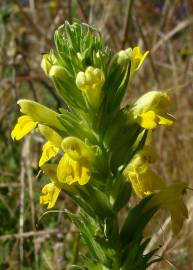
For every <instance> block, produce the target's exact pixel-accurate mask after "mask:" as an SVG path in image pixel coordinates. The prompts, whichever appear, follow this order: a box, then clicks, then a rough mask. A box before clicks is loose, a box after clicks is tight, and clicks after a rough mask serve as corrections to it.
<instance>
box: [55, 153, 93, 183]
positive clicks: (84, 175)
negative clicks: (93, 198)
mask: <svg viewBox="0 0 193 270" xmlns="http://www.w3.org/2000/svg"><path fill="white" fill-rule="evenodd" d="M57 176H58V181H59V182H61V183H66V184H68V185H71V184H73V183H74V182H78V183H79V184H80V185H85V184H87V183H88V181H89V180H90V169H89V168H88V167H87V166H86V165H85V164H83V163H82V162H80V161H75V160H73V159H71V158H70V157H69V156H68V154H67V153H66V154H64V156H63V157H62V158H61V159H60V162H59V164H58V168H57Z"/></svg>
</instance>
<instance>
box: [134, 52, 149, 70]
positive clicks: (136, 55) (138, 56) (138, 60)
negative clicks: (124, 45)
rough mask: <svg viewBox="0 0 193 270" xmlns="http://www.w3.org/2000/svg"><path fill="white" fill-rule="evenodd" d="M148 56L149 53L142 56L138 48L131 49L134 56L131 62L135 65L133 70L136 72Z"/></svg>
mask: <svg viewBox="0 0 193 270" xmlns="http://www.w3.org/2000/svg"><path fill="white" fill-rule="evenodd" d="M148 54H149V51H146V52H145V53H144V54H142V53H141V51H140V48H139V47H135V48H133V55H134V60H133V61H134V65H135V70H138V69H139V68H140V67H141V65H142V64H143V62H144V60H145V58H146V57H147V55H148Z"/></svg>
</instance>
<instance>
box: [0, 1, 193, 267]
mask: <svg viewBox="0 0 193 270" xmlns="http://www.w3.org/2000/svg"><path fill="white" fill-rule="evenodd" d="M127 2H128V3H130V4H128V3H127ZM21 3H22V4H21ZM74 18H79V19H80V20H81V21H84V22H86V23H92V24H93V25H94V26H95V27H96V28H99V29H100V30H101V32H102V34H103V37H104V38H105V41H106V42H107V43H108V44H110V46H111V47H112V49H113V50H115V51H117V50H119V49H121V48H126V47H128V46H134V45H136V44H139V45H140V46H141V47H142V48H143V49H144V50H146V49H149V50H150V51H151V55H150V57H149V58H148V60H146V62H145V64H144V67H143V69H142V70H140V72H139V73H138V74H137V75H136V77H135V78H134V79H133V81H132V83H131V84H130V86H129V89H128V94H127V97H126V102H131V101H132V100H133V99H135V98H136V97H138V96H139V95H140V94H141V93H144V92H145V91H147V90H151V89H161V90H162V89H163V90H165V91H167V92H169V93H171V94H172V96H173V104H172V107H171V111H172V112H173V114H174V115H175V117H176V119H177V120H176V124H175V126H174V128H172V129H169V130H166V129H164V128H160V129H159V130H158V131H156V133H155V136H154V142H155V145H156V148H157V150H158V152H159V153H160V157H161V160H160V162H159V164H157V170H158V171H159V173H160V174H161V175H163V176H164V178H165V179H167V181H169V182H172V181H177V180H182V181H187V182H188V183H189V186H190V187H193V180H192V170H193V163H192V160H193V151H192V146H193V1H192V0H184V1H179V0H173V1H172V0H166V1H161V0H160V1H156V0H154V1H153V0H151V1H147V0H142V1H138V0H136V1H126V0H125V1H124V0H119V1H118V0H117V1H116V0H112V1H107V0H103V1H102V0H100V1H81V0H77V1H70V0H68V1H61V0H52V1H42V0H40V1H34V0H29V1H27V0H26V1H19V0H13V1H8V0H7V1H4V4H1V6H0V19H1V23H0V34H1V35H0V150H1V156H0V218H1V227H0V234H1V235H0V243H1V244H0V269H9V270H11V269H14V270H15V269H54V270H55V269H56V270H61V269H67V265H68V262H70V264H74V263H75V262H76V260H77V251H78V248H79V246H80V245H81V243H80V245H79V238H78V237H77V236H76V232H75V230H74V227H73V226H71V225H70V224H69V223H68V221H67V220H66V218H65V216H64V214H63V212H62V210H63V209H64V208H65V207H69V208H71V209H75V206H74V205H73V203H72V202H71V201H69V200H68V199H67V198H66V196H65V195H63V196H64V197H61V201H60V202H59V203H58V205H57V208H58V209H59V210H60V211H59V212H54V213H50V214H47V215H45V216H44V217H43V218H42V219H41V220H40V221H39V222H38V219H39V217H40V216H41V214H42V213H43V212H44V211H45V210H44V209H43V208H42V207H41V206H39V202H38V200H39V199H38V198H39V193H40V189H41V186H42V185H43V182H44V181H45V179H43V177H42V176H41V177H39V178H38V179H36V177H35V176H36V175H37V169H36V168H37V160H38V155H39V152H40V145H41V143H42V139H41V138H39V137H37V136H35V138H32V137H31V136H28V137H27V138H26V139H25V140H24V141H23V142H21V143H13V142H12V141H11V140H10V135H9V133H10V130H11V128H12V126H13V124H14V122H15V120H16V117H17V113H18V108H17V106H16V100H17V99H18V98H21V97H25V98H32V99H34V100H37V101H39V102H42V103H44V104H47V105H49V106H51V107H52V108H54V107H55V108H56V107H58V106H59V105H60V100H59V99H58V97H57V96H56V95H55V93H54V92H53V89H52V86H51V84H50V82H49V81H48V80H47V79H46V78H45V76H44V74H43V72H42V71H41V69H40V60H41V54H42V53H43V52H45V51H48V50H49V49H50V48H51V47H52V46H53V40H52V36H53V32H54V30H55V28H56V27H57V26H59V25H60V24H62V23H63V22H64V20H66V19H68V20H70V21H72V20H73V19H74ZM40 180H41V181H40ZM186 199H187V204H188V206H189V209H190V218H189V220H188V222H187V224H186V225H185V226H184V229H183V231H182V232H181V233H180V235H179V237H177V238H172V236H171V232H170V228H168V219H167V218H166V217H165V215H164V214H163V216H162V220H163V221H164V222H165V223H164V225H163V226H162V227H161V225H160V226H158V225H157V224H160V223H161V218H160V217H158V216H157V217H156V222H155V225H156V226H154V225H152V227H151V231H155V234H154V236H153V240H152V242H151V245H152V246H153V245H158V244H161V245H162V248H161V251H160V253H159V255H160V256H163V257H164V260H165V261H164V262H163V263H161V264H159V265H157V266H156V267H155V266H154V267H153V268H152V269H156V270H159V269H160V270H161V269H162V270H163V269H164V270H169V269H180V270H186V269H187V270H190V269H193V262H192V256H193V253H192V250H193V230H192V228H193V227H192V225H193V208H192V205H193V201H192V191H191V190H189V191H188V192H187V195H186ZM157 219H159V220H157ZM37 224H38V226H37ZM74 239H76V241H74ZM83 252H84V250H83Z"/></svg>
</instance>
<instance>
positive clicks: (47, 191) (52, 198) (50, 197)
mask: <svg viewBox="0 0 193 270" xmlns="http://www.w3.org/2000/svg"><path fill="white" fill-rule="evenodd" d="M60 191H61V189H60V188H59V187H58V186H57V185H56V184H55V183H54V182H51V183H48V184H46V185H45V186H44V187H43V189H42V194H43V195H41V196H40V204H48V208H52V207H53V206H54V205H55V203H56V200H57V198H58V196H59V193H60Z"/></svg>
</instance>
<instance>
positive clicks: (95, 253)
mask: <svg viewBox="0 0 193 270" xmlns="http://www.w3.org/2000/svg"><path fill="white" fill-rule="evenodd" d="M67 215H68V217H69V218H70V219H71V221H72V222H73V223H74V224H75V225H76V227H77V228H78V230H79V232H80V234H81V236H82V238H83V239H84V241H85V242H86V244H87V247H88V250H89V252H90V254H91V255H92V257H93V258H94V259H95V260H96V261H98V262H102V263H104V264H108V260H107V257H106V255H105V252H104V251H103V249H102V248H101V246H100V245H99V244H98V243H97V242H96V241H95V240H94V238H93V233H92V231H91V230H90V228H89V227H88V226H87V225H86V224H85V222H84V221H83V218H81V217H80V216H77V215H75V214H73V213H70V212H69V211H67Z"/></svg>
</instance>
